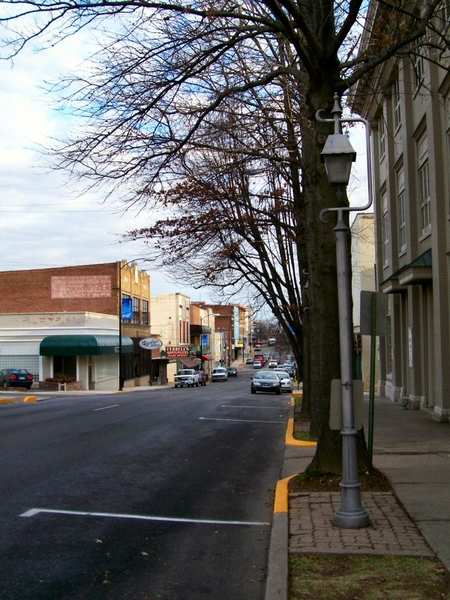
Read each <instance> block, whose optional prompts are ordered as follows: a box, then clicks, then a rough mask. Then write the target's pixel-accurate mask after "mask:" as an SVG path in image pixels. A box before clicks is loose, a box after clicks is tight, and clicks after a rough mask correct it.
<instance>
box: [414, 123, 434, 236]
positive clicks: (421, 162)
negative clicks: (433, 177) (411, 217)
mask: <svg viewBox="0 0 450 600" xmlns="http://www.w3.org/2000/svg"><path fill="white" fill-rule="evenodd" d="M417 158H418V170H419V202H420V227H421V230H422V235H425V234H427V233H428V232H429V231H430V230H431V196H430V167H429V163H428V138H427V136H426V134H425V135H423V136H422V137H421V138H420V139H419V141H418V143H417Z"/></svg>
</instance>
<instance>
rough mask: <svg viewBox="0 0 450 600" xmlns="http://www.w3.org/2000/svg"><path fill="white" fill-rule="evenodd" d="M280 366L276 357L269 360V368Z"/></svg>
mask: <svg viewBox="0 0 450 600" xmlns="http://www.w3.org/2000/svg"><path fill="white" fill-rule="evenodd" d="M276 367H278V361H277V360H275V359H272V360H269V369H275V368H276Z"/></svg>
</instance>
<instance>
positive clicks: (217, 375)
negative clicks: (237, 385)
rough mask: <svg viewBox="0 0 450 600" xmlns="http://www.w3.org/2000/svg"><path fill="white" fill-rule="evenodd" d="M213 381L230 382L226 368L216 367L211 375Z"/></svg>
mask: <svg viewBox="0 0 450 600" xmlns="http://www.w3.org/2000/svg"><path fill="white" fill-rule="evenodd" d="M211 379H212V380H213V381H228V371H227V369H226V368H225V367H216V368H215V369H213V372H212V374H211Z"/></svg>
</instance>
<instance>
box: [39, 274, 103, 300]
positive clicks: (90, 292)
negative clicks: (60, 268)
mask: <svg viewBox="0 0 450 600" xmlns="http://www.w3.org/2000/svg"><path fill="white" fill-rule="evenodd" d="M51 297H52V298H110V297H111V277H110V276H109V275H79V276H77V275H75V276H66V277H59V276H54V277H52V278H51Z"/></svg>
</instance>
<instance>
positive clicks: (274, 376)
mask: <svg viewBox="0 0 450 600" xmlns="http://www.w3.org/2000/svg"><path fill="white" fill-rule="evenodd" d="M255 379H274V380H275V379H278V377H277V374H276V373H271V372H269V371H263V372H262V373H258V375H255Z"/></svg>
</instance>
